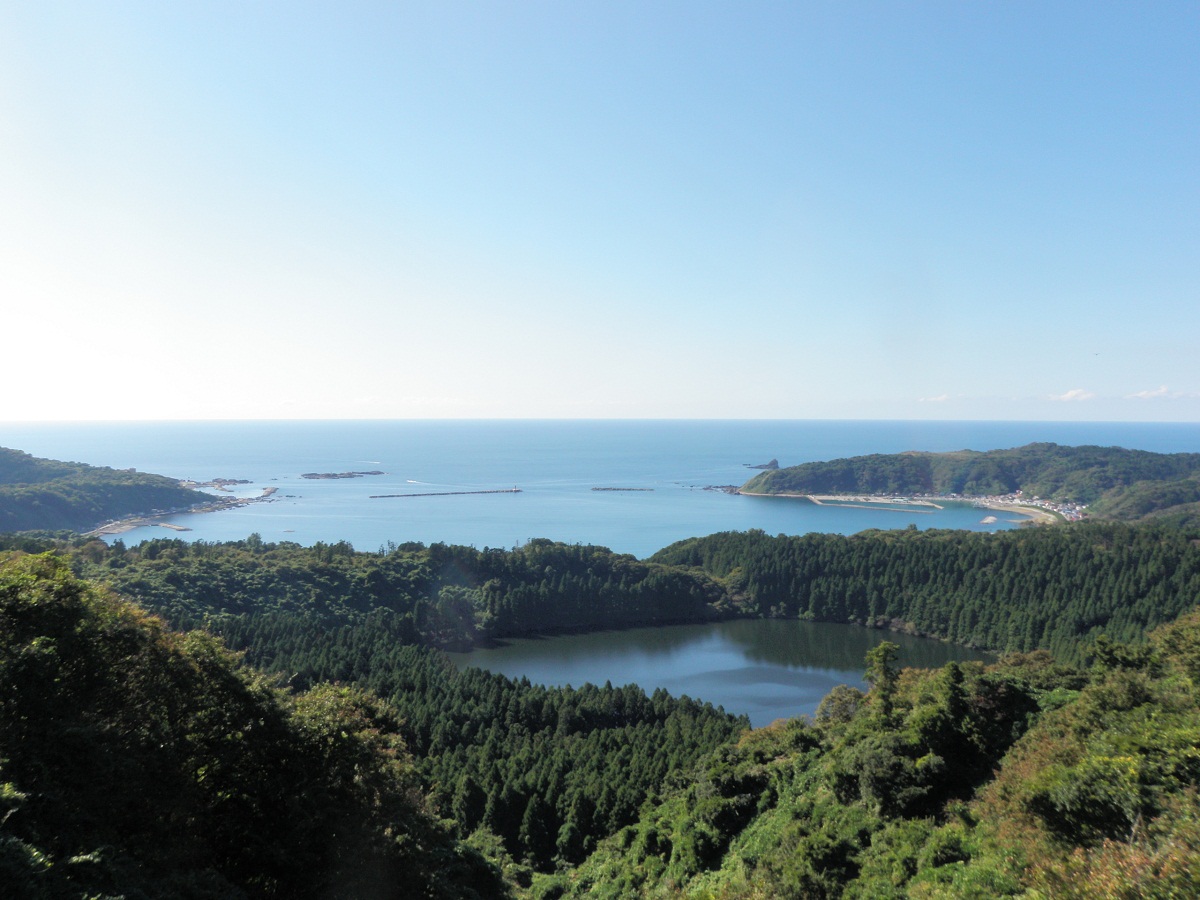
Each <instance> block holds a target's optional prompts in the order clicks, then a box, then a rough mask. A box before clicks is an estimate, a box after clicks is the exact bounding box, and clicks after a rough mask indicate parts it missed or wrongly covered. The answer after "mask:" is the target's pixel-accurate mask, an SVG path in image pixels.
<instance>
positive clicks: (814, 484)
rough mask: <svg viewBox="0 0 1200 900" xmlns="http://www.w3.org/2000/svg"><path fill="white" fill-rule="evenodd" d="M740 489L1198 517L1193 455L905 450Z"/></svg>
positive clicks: (1136, 516) (775, 474)
mask: <svg viewBox="0 0 1200 900" xmlns="http://www.w3.org/2000/svg"><path fill="white" fill-rule="evenodd" d="M741 492H742V493H746V494H879V495H883V494H887V495H893V496H895V495H912V494H919V495H936V496H961V497H988V496H999V495H1011V494H1016V493H1018V492H1020V493H1021V494H1022V495H1023V496H1024V497H1025V498H1026V499H1032V498H1033V497H1035V496H1036V497H1041V498H1044V499H1048V500H1056V501H1060V502H1071V503H1077V504H1086V505H1087V507H1088V514H1089V515H1090V516H1092V517H1097V518H1111V519H1119V520H1125V521H1135V520H1141V519H1150V518H1165V519H1169V520H1171V521H1172V522H1174V523H1177V524H1179V523H1190V524H1197V523H1200V453H1151V452H1149V451H1146V450H1127V449H1124V448H1122V447H1092V446H1084V447H1064V446H1060V445H1059V444H1050V443H1039V444H1027V445H1026V446H1024V447H1016V448H1014V449H1010V450H988V451H984V452H980V451H976V450H958V451H954V452H950V453H929V452H924V451H910V452H907V453H893V454H871V455H869V456H855V457H850V458H848V459H835V460H829V461H825V462H810V463H804V464H803V465H799V466H789V467H787V468H782V469H777V470H775V471H767V472H762V473H760V474H758V475H756V476H754V477H753V478H751V479H750V480H749V481H747V482H746V483H745V484H744V485H742V488H741Z"/></svg>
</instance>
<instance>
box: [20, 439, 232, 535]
mask: <svg viewBox="0 0 1200 900" xmlns="http://www.w3.org/2000/svg"><path fill="white" fill-rule="evenodd" d="M211 499H212V498H206V497H205V496H204V495H203V494H200V493H198V492H196V491H194V490H191V489H190V488H184V487H180V485H179V482H178V481H177V480H175V479H173V478H167V477H165V476H163V475H150V474H147V473H144V472H136V471H133V470H132V469H111V468H108V467H107V466H89V465H85V464H84V463H76V462H61V461H59V460H55V459H40V458H38V457H34V456H30V455H29V454H28V453H24V452H22V451H20V450H10V449H7V448H4V447H0V532H10V531H32V530H47V531H57V530H66V531H87V530H89V529H91V528H95V527H96V526H97V525H99V524H101V523H102V522H106V521H110V520H112V519H120V518H125V517H128V516H133V515H142V514H146V513H150V512H153V511H161V510H178V509H187V508H190V507H192V506H195V505H197V504H198V503H202V502H204V501H205V500H208V501H209V502H211Z"/></svg>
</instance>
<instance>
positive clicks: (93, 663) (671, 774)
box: [0, 525, 1200, 900]
mask: <svg viewBox="0 0 1200 900" xmlns="http://www.w3.org/2000/svg"><path fill="white" fill-rule="evenodd" d="M1104 528H1107V529H1109V530H1110V531H1111V532H1112V534H1118V535H1120V534H1124V535H1125V539H1124V542H1125V543H1126V544H1128V545H1129V546H1131V547H1137V548H1142V549H1143V550H1144V549H1145V548H1147V547H1149V546H1151V544H1152V543H1153V542H1150V543H1146V542H1144V541H1142V540H1140V539H1138V538H1136V537H1132V538H1131V537H1129V535H1130V534H1134V535H1136V534H1141V533H1145V534H1147V535H1150V536H1152V537H1154V538H1156V539H1158V540H1160V541H1161V540H1163V539H1164V537H1165V535H1166V531H1165V530H1164V529H1159V528H1155V529H1146V528H1144V527H1139V528H1131V527H1129V526H1119V525H1107V526H1104ZM1067 533H1078V534H1083V535H1086V536H1087V537H1088V538H1089V539H1090V540H1092V541H1096V540H1097V538H1098V537H1099V536H1100V535H1101V533H1102V532H1100V531H1098V530H1097V528H1096V526H1092V527H1090V528H1089V527H1080V528H1076V527H1069V528H1064V529H1047V530H1043V531H1039V532H1034V533H1033V534H1067ZM925 534H927V533H925ZM902 537H903V538H905V539H910V540H912V541H914V543H912V544H908V543H904V542H903V541H901V542H900V543H899V544H898V546H899V547H901V548H909V551H910V552H912V548H914V547H919V546H921V541H924V540H928V539H927V538H924V537H923V536H921V535H918V536H916V537H913V538H910V537H909V536H908V535H907V534H904V535H902ZM985 537H987V536H985ZM997 537H1000V536H990V538H989V539H995V538H997ZM932 538H933V539H934V540H936V539H937V538H938V536H937V535H933V536H932ZM872 539H873V538H872ZM869 540H871V539H869ZM869 540H868V543H869ZM733 546H736V545H733V544H731V545H729V546H727V548H726V549H729V548H730V547H733ZM1023 546H1025V545H1021V546H1016V545H1014V547H1013V548H1010V552H1012V553H1016V554H1019V553H1022V552H1026V551H1025V550H1023V549H1021V547H1023ZM1067 546H1068V545H1066V544H1063V543H1051V544H1047V545H1044V546H1041V548H1040V550H1039V551H1038V555H1037V558H1039V559H1040V560H1041V561H1042V563H1043V564H1044V565H1045V566H1046V567H1047V568H1048V569H1050V570H1053V569H1054V568H1056V566H1055V555H1056V554H1061V553H1062V552H1063V550H1064V548H1066V547H1067ZM175 547H176V543H175V542H169V541H168V542H163V545H162V546H160V547H159V550H160V551H161V550H163V549H171V548H175ZM210 550H211V548H210ZM201 552H203V551H201ZM239 552H247V551H246V550H245V549H243V550H241V551H239ZM269 552H271V549H270V545H259V546H258V547H257V549H255V550H250V551H249V553H250V554H251V555H253V554H254V553H262V554H265V553H269ZM393 552H401V553H412V552H414V551H413V550H412V549H409V550H406V551H393ZM77 553H78V554H79V555H77V556H75V557H74V559H73V560H72V564H73V565H74V566H76V567H78V568H81V569H82V568H91V569H94V570H95V571H100V570H102V569H103V568H104V566H105V563H106V562H108V560H106V559H105V558H103V557H100V556H99V555H98V553H97V548H96V547H94V546H90V547H89V546H84V547H82V548H79V550H78V551H77ZM133 553H134V551H126V552H125V553H124V554H122V553H121V552H120V551H118V552H117V553H116V554H114V559H115V560H117V561H118V562H119V565H118V568H121V567H124V568H126V569H131V568H136V567H137V566H138V565H140V564H141V563H140V561H139V560H137V559H136V557H134V558H131V556H132V555H133ZM10 555H12V554H10ZM89 555H90V557H91V558H90V559H88V556H89ZM373 556H377V555H364V557H363V559H358V560H353V559H344V560H339V561H338V563H337V564H338V565H340V566H350V565H357V566H364V560H367V559H371V558H372V557H373ZM122 557H123V558H122ZM1130 558H1133V557H1130ZM1147 559H1148V560H1149V559H1150V558H1147ZM150 561H151V562H154V563H156V564H158V565H166V566H167V567H168V570H167V571H165V572H162V573H161V574H162V575H163V580H164V583H169V582H170V580H171V579H170V571H169V567H170V565H172V564H175V565H177V564H179V563H180V562H181V561H180V560H175V561H171V560H169V559H166V558H164V556H163V554H162V553H161V552H159V553H158V554H157V557H156V558H155V559H153V560H150ZM1059 561H1060V562H1061V565H1060V566H1059V568H1061V569H1062V570H1063V571H1064V573H1065V572H1068V571H1069V569H1070V568H1071V566H1073V565H1074V562H1073V561H1072V558H1071V556H1070V555H1069V554H1068V555H1066V556H1062V557H1061V559H1060V560H1059ZM292 562H293V563H295V562H296V560H292ZM314 562H315V561H314ZM325 564H328V560H327V561H326V563H325ZM876 564H877V563H876ZM1161 564H1162V563H1161V561H1159V562H1153V563H1152V565H1154V566H1158V565H1161ZM364 567H365V566H364ZM314 568H315V569H316V570H317V572H320V571H322V569H321V567H320V566H314ZM1063 577H1065V576H1063ZM1063 583H1064V584H1066V583H1068V581H1066V580H1064V582H1063ZM1186 584H1190V582H1187V583H1185V585H1186ZM1177 590H1179V591H1189V590H1191V588H1189V587H1186V586H1180V587H1178V588H1177ZM1165 599H1167V600H1169V601H1170V602H1172V603H1174V602H1175V601H1176V599H1177V598H1174V597H1166V598H1165ZM1195 599H1196V597H1195V595H1193V596H1192V601H1193V602H1194V601H1195ZM1000 602H1003V598H1001V601H1000ZM1156 614H1157V613H1156ZM338 617H339V618H338V621H340V623H341V624H337V625H335V624H334V619H333V618H330V616H329V614H328V613H325V614H322V615H321V616H313V617H306V616H305V614H304V610H303V609H302V608H299V609H298V608H293V609H290V610H278V611H275V612H271V611H270V610H269V609H268V608H267V607H266V606H263V607H262V608H260V609H259V610H258V611H256V612H253V613H241V614H237V615H228V614H225V615H222V614H221V613H219V612H216V614H215V615H214V616H213V617H212V618H211V619H210V624H211V625H212V626H213V627H217V628H221V629H223V630H225V631H226V633H227V634H228V636H229V638H230V639H231V640H233V641H234V642H235V643H237V644H239V645H241V646H244V647H246V652H247V655H248V656H249V657H251V658H254V659H256V660H258V661H260V662H261V663H262V664H263V665H266V666H268V667H270V668H273V669H275V670H276V671H279V672H280V673H282V674H283V675H284V676H286V678H287V679H288V680H289V681H290V682H291V684H290V687H289V688H288V689H287V690H281V689H279V688H277V687H271V686H269V684H268V682H266V681H265V680H264V678H263V676H260V675H256V674H255V673H254V672H252V671H251V670H248V669H246V668H244V667H242V666H241V665H239V664H238V663H237V662H236V661H235V659H234V658H233V657H231V656H230V654H229V653H228V652H227V651H225V650H224V649H223V648H222V647H221V646H220V644H219V643H218V642H217V641H216V640H215V639H213V638H212V637H210V636H208V635H206V634H203V633H195V632H193V633H190V634H178V633H171V632H169V631H166V630H165V629H164V628H163V626H162V625H161V624H159V623H158V622H157V621H156V620H154V619H152V618H149V617H147V616H146V615H145V614H144V613H143V612H141V611H139V610H138V609H137V608H135V607H133V606H131V605H129V604H128V603H126V602H124V601H120V600H117V599H116V598H115V597H114V596H113V595H112V594H111V593H110V592H109V591H108V590H107V589H105V588H102V587H98V586H96V585H94V584H90V583H86V582H82V581H80V580H78V579H77V578H76V577H74V576H73V575H71V574H70V573H69V570H68V565H67V563H66V562H65V561H59V560H56V559H55V558H54V557H52V556H37V557H30V556H21V555H20V554H16V555H15V556H14V557H13V558H11V559H9V560H8V561H7V562H4V563H0V759H2V760H3V762H2V763H0V877H3V878H4V884H5V886H6V887H11V888H12V889H13V891H12V892H13V895H14V896H29V897H58V896H64V897H85V896H107V897H128V898H130V900H132V898H135V897H140V896H156V897H158V896H161V897H188V898H218V897H220V898H238V897H255V898H257V897H263V898H266V897H282V896H288V897H298V898H303V897H321V896H347V897H422V896H423V897H447V898H449V897H463V898H472V897H476V898H478V897H504V896H507V895H509V894H514V895H518V896H526V897H530V898H542V900H546V898H556V897H564V896H566V897H599V898H605V897H608V898H630V897H690V898H700V897H706V898H707V897H718V896H719V897H724V898H730V900H738V898H746V900H749V898H762V897H772V898H776V897H778V898H788V897H797V898H799V897H820V898H839V897H861V898H866V897H871V898H876V897H927V898H935V897H941V898H951V897H954V898H959V897H979V898H983V897H997V896H1025V897H1081V898H1083V897H1096V896H1111V897H1130V898H1133V897H1156V896H1157V897H1179V896H1195V895H1196V893H1197V891H1198V890H1200V824H1197V823H1200V801H1198V799H1197V797H1198V790H1200V762H1198V760H1200V687H1198V685H1200V614H1198V613H1196V612H1191V613H1188V614H1185V615H1184V616H1183V617H1182V618H1181V619H1179V620H1178V621H1176V622H1174V623H1171V624H1167V625H1164V626H1160V627H1159V628H1158V629H1157V630H1155V631H1154V632H1152V633H1151V635H1150V636H1149V640H1148V641H1146V640H1144V639H1143V640H1142V642H1141V643H1139V644H1137V645H1121V644H1116V643H1114V642H1112V641H1109V640H1107V639H1103V640H1099V641H1097V642H1095V643H1094V644H1093V645H1092V649H1091V650H1090V651H1089V652H1088V653H1087V657H1088V664H1087V667H1086V668H1077V667H1073V666H1070V665H1067V664H1064V663H1062V662H1059V661H1056V660H1055V659H1054V658H1053V657H1052V656H1051V655H1050V654H1049V653H1047V652H1045V651H1037V652H1034V653H1029V654H1014V655H1010V656H1007V657H1004V658H1002V659H1000V660H999V661H998V662H997V663H995V664H992V665H983V664H979V663H969V664H968V663H964V664H951V665H948V666H946V667H945V668H943V669H941V670H938V671H933V672H920V671H912V670H902V669H901V668H900V666H901V665H902V663H903V660H900V659H897V658H896V655H895V647H894V645H890V644H886V643H885V644H883V645H880V646H879V647H877V648H876V649H875V650H873V651H872V652H871V653H870V654H869V655H868V658H867V660H865V667H866V674H867V680H868V681H869V683H870V685H871V690H870V691H869V692H868V693H867V694H865V695H864V694H862V693H861V692H859V691H857V690H855V689H852V688H848V687H843V688H838V689H835V690H834V691H833V692H832V693H831V694H830V695H829V697H827V698H826V700H825V701H824V703H822V705H821V708H820V710H819V712H818V714H817V716H816V717H815V719H814V720H813V721H807V720H792V721H788V722H781V723H777V724H776V725H774V726H771V727H769V728H765V729H759V730H757V731H749V730H746V729H745V728H744V724H743V723H738V722H736V721H734V720H731V719H729V718H728V717H723V716H721V715H719V714H717V713H716V712H715V711H712V710H711V709H706V708H704V707H702V706H701V705H700V704H695V703H691V702H690V701H689V702H680V701H676V700H674V699H672V698H669V697H667V696H665V695H658V694H656V695H655V696H653V697H647V696H646V695H645V694H644V693H642V692H640V691H638V690H636V689H629V688H616V689H614V688H586V689H584V690H580V691H572V690H569V689H564V690H547V689H544V688H537V687H536V686H532V685H529V684H528V683H527V682H519V681H518V682H514V681H511V680H509V679H504V678H499V677H495V676H490V675H486V674H485V673H481V672H474V673H461V674H459V673H455V672H454V670H453V667H452V666H449V665H448V664H447V663H446V662H445V661H444V660H440V661H439V658H438V656H437V653H436V651H432V650H429V649H427V648H423V647H418V646H412V645H407V644H405V643H404V641H403V636H402V635H401V634H400V633H399V632H397V631H396V630H395V629H394V625H395V621H394V613H393V612H392V611H391V610H388V609H384V608H382V607H377V608H375V609H373V610H371V611H369V612H366V613H364V614H362V615H359V614H357V613H352V612H345V613H338ZM1164 618H1165V617H1164ZM331 678H336V679H338V680H340V681H342V682H343V686H340V687H330V686H328V685H327V684H323V683H321V680H322V679H331ZM368 691H369V692H368ZM379 697H383V698H385V699H378V698H379ZM410 753H411V754H412V755H411V756H410V755H409V754H410ZM614 801H615V803H614ZM439 819H444V820H445V821H439ZM486 860H490V863H489V862H488V861H486ZM502 879H504V880H502Z"/></svg>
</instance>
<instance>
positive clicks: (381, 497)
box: [367, 487, 521, 500]
mask: <svg viewBox="0 0 1200 900" xmlns="http://www.w3.org/2000/svg"><path fill="white" fill-rule="evenodd" d="M519 493H521V489H520V488H519V487H511V488H500V489H498V490H494V491H432V492H429V493H424V494H371V495H370V496H369V497H368V498H367V499H368V500H390V499H393V498H400V497H463V496H466V495H467V494H519Z"/></svg>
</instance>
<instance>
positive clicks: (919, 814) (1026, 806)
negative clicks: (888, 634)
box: [535, 613, 1200, 900]
mask: <svg viewBox="0 0 1200 900" xmlns="http://www.w3.org/2000/svg"><path fill="white" fill-rule="evenodd" d="M887 647H888V645H887V644H884V645H881V648H883V649H877V652H875V653H874V654H873V658H870V659H869V660H868V670H867V674H868V677H869V678H870V679H871V680H872V689H871V691H870V693H869V694H867V695H862V694H860V693H859V692H857V691H854V690H851V689H848V688H841V689H838V690H836V691H834V692H833V693H831V694H830V696H829V697H828V698H827V699H826V700H825V702H824V703H823V704H822V706H821V709H820V711H819V712H818V714H817V717H816V719H815V720H814V721H813V722H811V723H810V722H806V721H803V720H793V721H790V722H786V723H777V724H776V725H774V726H771V727H770V728H766V729H760V730H757V731H753V732H748V733H747V734H746V735H744V736H743V737H742V739H741V740H740V741H739V742H738V743H737V744H736V745H733V746H730V747H727V748H725V749H723V750H721V751H719V752H718V753H716V754H713V755H712V756H710V757H709V758H708V759H707V760H706V761H705V762H704V763H703V764H701V765H700V766H698V767H697V768H696V769H695V770H694V772H693V773H692V774H691V776H690V777H689V778H688V779H678V780H676V781H675V783H674V784H673V785H672V787H671V788H670V789H669V790H668V791H667V792H666V794H665V796H664V798H663V799H662V800H661V802H659V803H657V804H653V805H649V806H647V807H646V808H645V809H644V810H643V813H642V816H641V818H640V820H639V821H638V823H637V824H636V825H633V826H631V827H629V828H625V829H622V830H621V831H620V832H618V833H617V834H616V835H615V836H614V837H613V838H611V839H610V840H609V841H606V842H605V844H604V845H602V847H601V848H600V849H599V850H598V852H597V853H596V854H594V855H593V856H592V858H590V859H589V860H588V861H587V862H586V863H585V864H584V865H583V866H581V867H579V868H578V869H577V870H575V871H573V872H569V873H562V874H560V875H557V876H547V877H543V878H541V879H540V880H539V881H538V882H536V883H535V893H536V894H537V895H539V896H543V897H554V896H569V897H597V898H626V897H676V896H678V897H695V898H712V897H722V898H731V900H732V898H766V897H770V898H840V897H846V898H850V897H854V898H887V897H897V898H899V897H914V898H962V897H975V898H991V897H1001V896H1023V897H1031V898H1034V897H1046V898H1050V897H1055V898H1057V897H1070V898H1076V897H1077V898H1089V897H1111V898H1130V900H1133V898H1141V897H1162V898H1168V897H1192V896H1197V895H1198V894H1200V795H1198V781H1200V687H1198V686H1200V662H1198V661H1200V613H1193V614H1191V615H1189V616H1187V617H1185V618H1183V619H1182V620H1180V621H1179V622H1177V623H1175V624H1173V625H1170V626H1167V627H1165V628H1163V629H1161V630H1159V631H1158V632H1156V633H1155V635H1154V636H1153V641H1152V643H1151V645H1150V646H1149V647H1143V648H1138V649H1132V648H1128V647H1121V646H1118V645H1112V644H1107V643H1103V644H1101V646H1100V647H1099V648H1098V653H1097V658H1096V660H1095V663H1094V664H1093V666H1092V667H1091V668H1090V669H1089V670H1088V671H1079V670H1072V669H1068V668H1064V667H1062V666H1060V665H1058V664H1055V663H1053V662H1052V660H1051V659H1050V657H1049V656H1048V655H1047V654H1044V653H1036V654H1029V655H1014V656H1009V657H1006V658H1004V659H1002V660H1001V661H1000V662H999V663H998V664H996V665H992V666H986V667H985V666H982V665H980V664H961V665H960V664H950V665H948V666H946V667H945V668H943V669H941V670H940V671H936V672H916V671H912V670H908V671H904V672H902V673H900V672H897V671H896V670H895V668H894V667H893V666H892V662H891V660H890V659H888V658H887V657H888V650H887V649H886V648H887Z"/></svg>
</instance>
